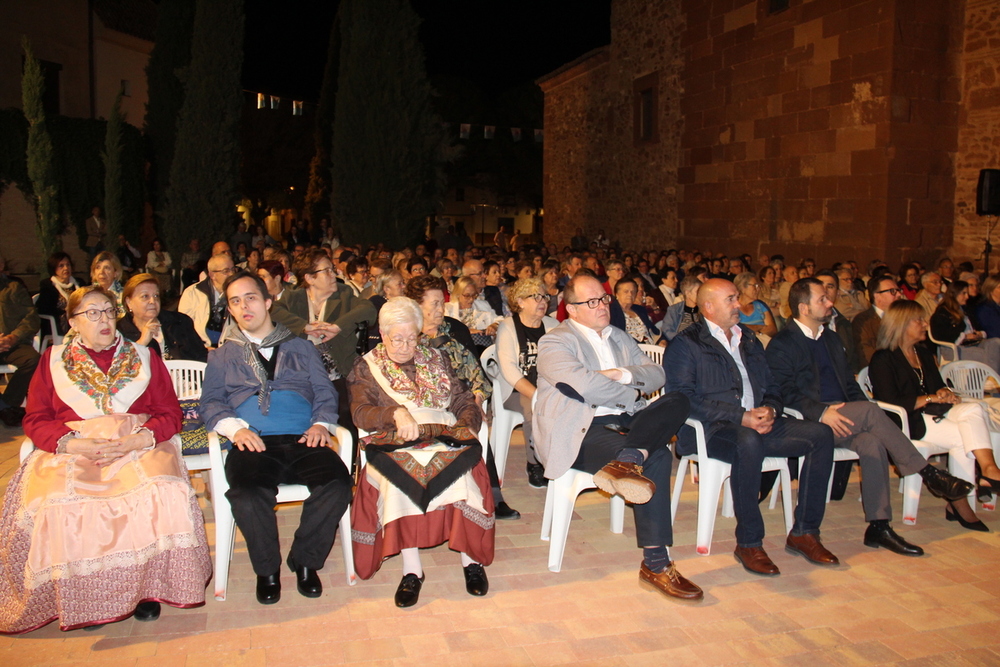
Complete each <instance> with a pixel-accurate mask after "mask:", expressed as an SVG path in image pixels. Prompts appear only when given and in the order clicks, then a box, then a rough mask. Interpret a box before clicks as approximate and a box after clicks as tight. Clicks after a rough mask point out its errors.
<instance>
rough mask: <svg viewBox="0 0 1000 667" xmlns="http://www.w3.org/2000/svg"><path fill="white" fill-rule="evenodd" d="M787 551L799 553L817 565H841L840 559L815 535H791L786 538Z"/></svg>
mask: <svg viewBox="0 0 1000 667" xmlns="http://www.w3.org/2000/svg"><path fill="white" fill-rule="evenodd" d="M785 551H787V552H788V553H791V554H798V555H800V556H802V557H803V558H805V559H806V560H808V561H811V562H813V563H816V564H817V565H840V560H838V559H837V557H836V556H834V555H833V554H832V553H830V552H829V551H828V550H827V548H826V547H824V546H823V544H822V543H821V542H820V541H819V538H818V537H816V536H815V535H789V536H788V539H787V540H785Z"/></svg>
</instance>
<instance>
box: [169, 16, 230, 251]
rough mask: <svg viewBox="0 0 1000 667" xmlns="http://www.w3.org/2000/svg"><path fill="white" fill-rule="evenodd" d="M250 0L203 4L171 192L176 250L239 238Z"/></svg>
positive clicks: (171, 232)
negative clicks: (235, 232)
mask: <svg viewBox="0 0 1000 667" xmlns="http://www.w3.org/2000/svg"><path fill="white" fill-rule="evenodd" d="M243 23H244V17H243V0H211V1H210V2H199V3H198V4H197V8H196V10H195V17H194V32H193V35H192V38H191V65H190V67H189V70H188V76H187V85H186V86H185V89H184V104H183V105H182V106H181V111H180V118H179V119H178V124H177V141H176V143H175V147H174V157H173V161H172V163H171V165H170V185H169V187H168V188H167V219H166V224H165V225H164V227H163V231H164V236H165V237H166V239H167V243H168V247H171V248H174V249H180V248H185V247H187V244H188V241H189V240H190V239H192V238H198V239H199V240H201V241H203V242H206V243H211V242H214V241H217V240H218V239H221V238H228V237H229V236H230V234H232V232H233V229H234V227H233V224H232V221H233V217H234V214H235V213H236V208H235V206H236V202H237V196H236V194H237V183H238V182H239V158H240V146H239V125H240V115H241V113H242V111H243V92H242V88H241V85H240V74H241V70H242V66H243Z"/></svg>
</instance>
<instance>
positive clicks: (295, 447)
mask: <svg viewBox="0 0 1000 667" xmlns="http://www.w3.org/2000/svg"><path fill="white" fill-rule="evenodd" d="M299 437H301V436H300V435H274V436H263V440H264V444H265V445H266V446H267V449H266V450H265V451H263V452H249V451H242V450H240V449H237V448H235V447H234V448H233V449H232V450H231V451H230V452H229V456H228V457H227V458H226V479H227V480H228V481H229V491H227V492H226V498H228V499H229V502H230V503H231V504H232V506H233V517H234V518H235V519H236V525H237V526H239V527H240V531H241V532H242V533H243V537H245V538H246V541H247V551H248V552H249V554H250V562H251V563H252V564H253V570H254V572H255V573H257V574H258V575H260V576H267V575H271V574H274V573H275V572H277V571H279V570H280V569H281V551H280V550H279V548H278V521H277V517H276V516H275V514H274V505H275V498H276V496H277V494H278V484H305V485H306V486H307V487H309V497H308V498H306V500H305V502H304V503H303V505H302V518H301V519H300V521H299V528H298V530H296V531H295V539H294V541H293V542H292V548H291V550H290V551H289V554H288V558H289V560H290V561H295V563H296V564H297V565H299V566H303V567H308V568H311V569H313V570H319V569H321V568H322V567H323V565H324V564H325V563H326V557H327V556H328V555H329V554H330V549H331V548H332V547H333V540H334V537H335V536H336V533H337V525H338V524H339V523H340V518H341V517H342V516H343V514H344V512H345V511H346V510H347V506H348V505H349V504H350V502H351V475H350V473H348V471H347V468H346V467H345V466H344V462H343V461H341V460H340V457H339V456H338V455H337V453H336V452H335V451H333V450H332V449H329V448H327V447H307V446H306V445H304V444H300V443H298V442H296V441H297V440H298V439H299ZM340 539H342V540H349V539H351V536H350V535H341V537H340Z"/></svg>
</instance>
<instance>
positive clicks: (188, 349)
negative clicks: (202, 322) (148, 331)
mask: <svg viewBox="0 0 1000 667" xmlns="http://www.w3.org/2000/svg"><path fill="white" fill-rule="evenodd" d="M157 319H159V320H160V331H162V332H163V340H164V341H166V343H167V353H166V354H163V350H161V349H160V343H159V341H157V340H156V339H155V338H154V339H153V340H151V341H150V342H149V348H150V349H151V350H156V353H157V354H159V355H160V356H161V357H162V358H163V359H188V360H190V361H208V350H207V349H206V348H205V341H203V340H202V339H201V337H200V336H199V335H198V332H197V331H195V330H194V322H192V321H191V318H190V317H188V316H187V315H185V314H184V313H175V312H174V311H172V310H161V311H160V314H159V315H158V316H157ZM118 330H119V331H121V332H122V335H123V336H125V338H128V339H129V340H130V341H133V342H135V341H137V340H139V338H141V337H142V332H141V331H139V329H138V328H137V327H136V326H135V322H134V321H133V320H132V313H127V314H126V315H125V317H123V318H121V319H120V320H118Z"/></svg>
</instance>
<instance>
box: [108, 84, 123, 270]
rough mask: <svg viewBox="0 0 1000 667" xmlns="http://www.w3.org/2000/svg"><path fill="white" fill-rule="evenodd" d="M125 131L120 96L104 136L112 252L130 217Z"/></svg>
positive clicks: (110, 248) (112, 109)
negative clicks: (126, 202) (127, 210)
mask: <svg viewBox="0 0 1000 667" xmlns="http://www.w3.org/2000/svg"><path fill="white" fill-rule="evenodd" d="M124 131H125V118H124V116H123V115H122V94H121V93H118V97H116V98H115V105H114V106H113V107H112V108H111V117H110V118H109V119H108V127H107V131H106V132H105V135H104V154H103V155H102V156H101V157H102V158H103V160H104V216H105V218H106V219H107V223H108V234H107V246H108V250H110V251H112V252H114V251H116V250H118V235H119V234H121V233H122V229H123V227H124V223H125V218H126V216H127V215H128V213H127V212H126V206H125V189H124V185H125V184H124V182H123V181H124V176H125V170H124V165H123V164H122V149H123V139H124Z"/></svg>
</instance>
